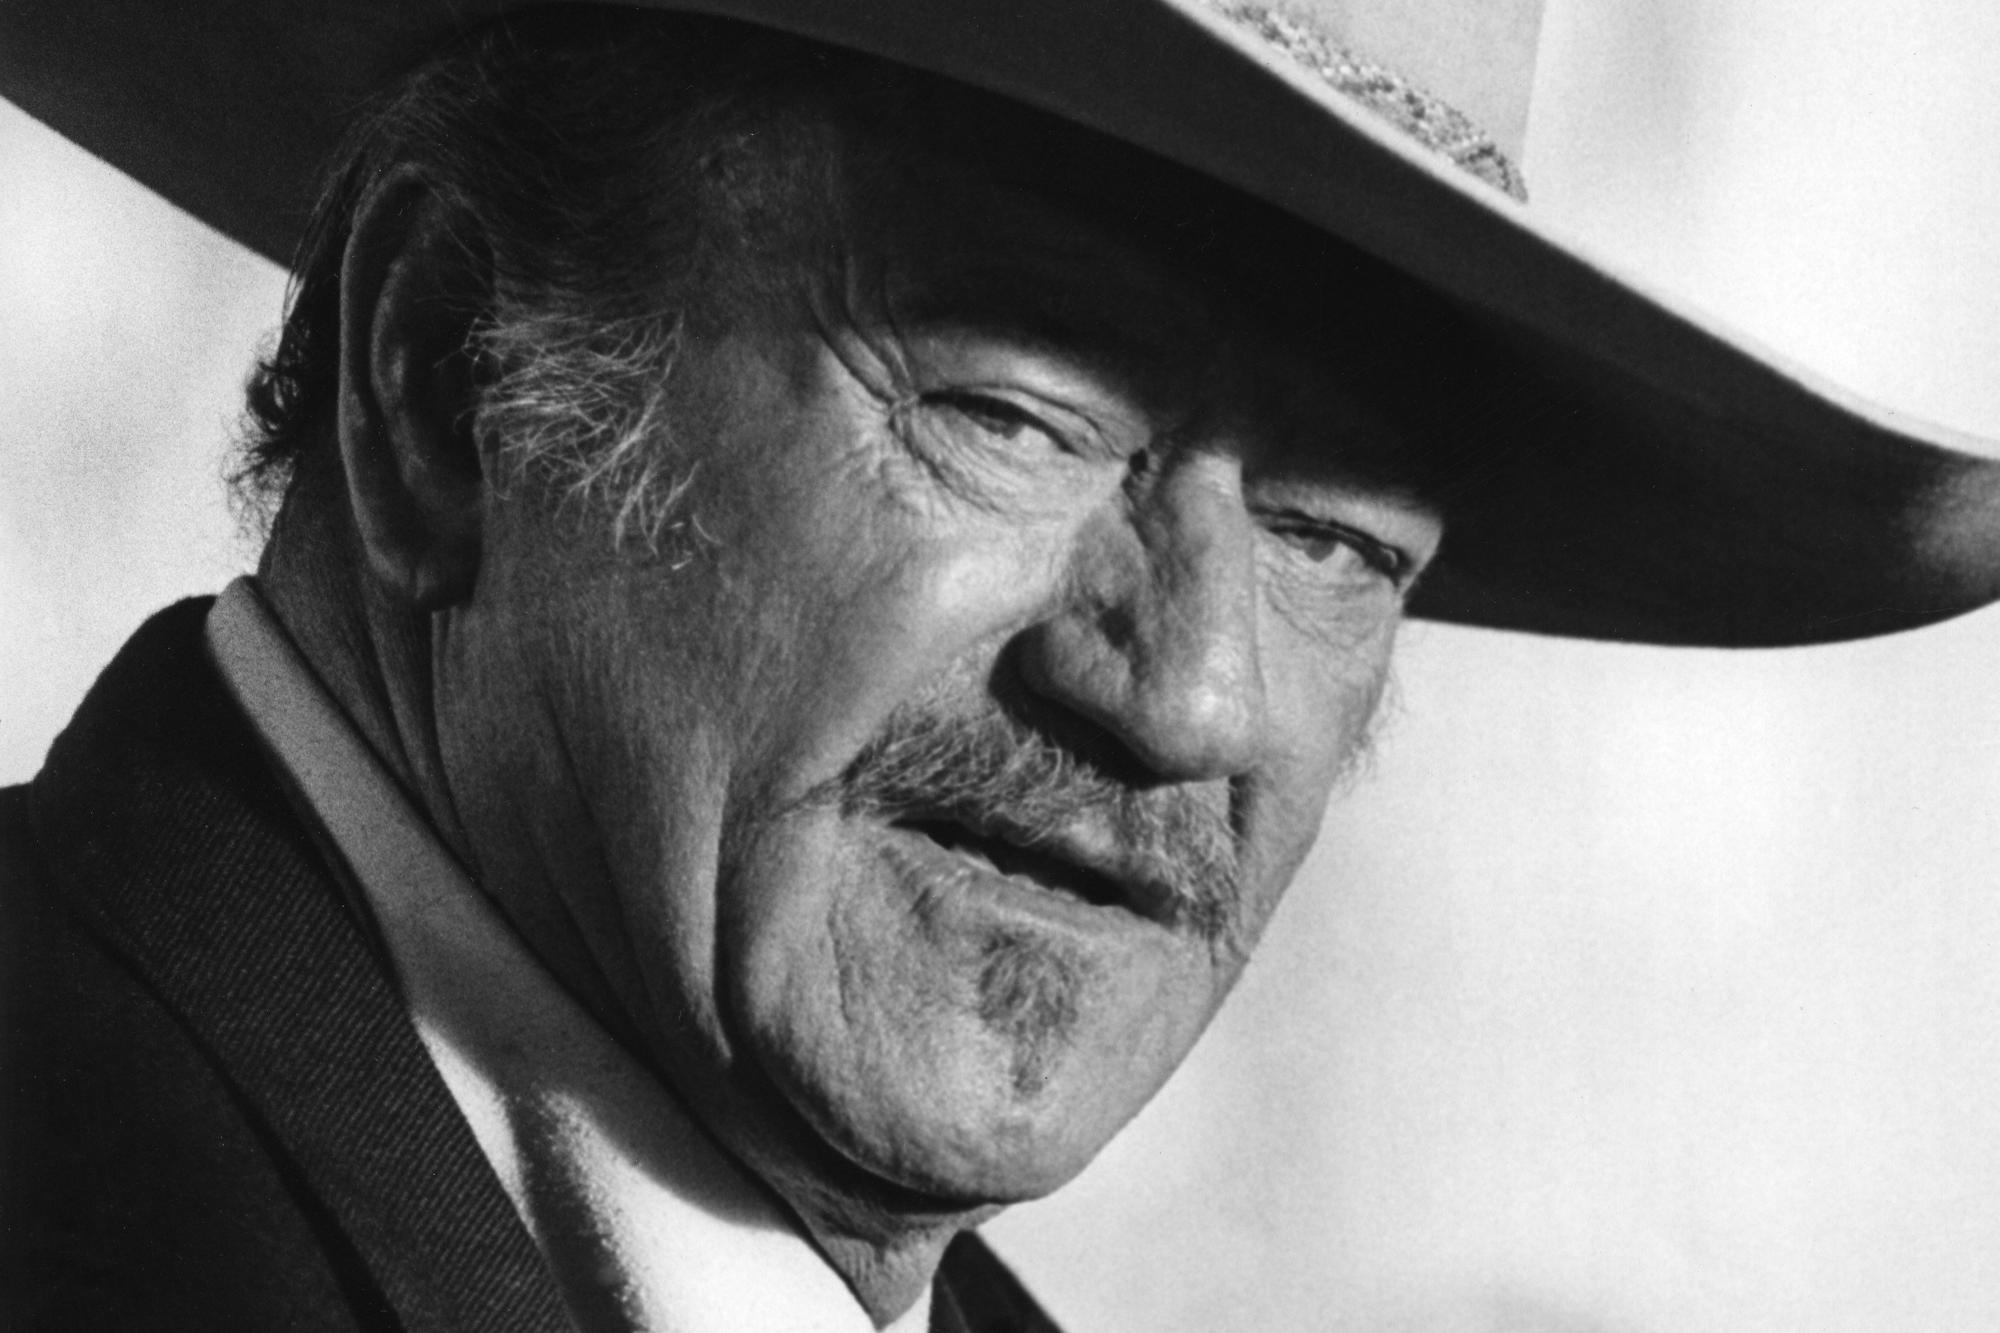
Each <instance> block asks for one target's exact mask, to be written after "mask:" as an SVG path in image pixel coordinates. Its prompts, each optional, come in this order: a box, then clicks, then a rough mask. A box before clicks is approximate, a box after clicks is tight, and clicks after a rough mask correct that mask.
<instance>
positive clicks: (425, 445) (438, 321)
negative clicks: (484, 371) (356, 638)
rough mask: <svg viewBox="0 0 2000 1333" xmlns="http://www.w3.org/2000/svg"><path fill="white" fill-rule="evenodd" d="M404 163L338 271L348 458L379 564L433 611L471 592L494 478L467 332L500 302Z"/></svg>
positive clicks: (467, 244)
mask: <svg viewBox="0 0 2000 1333" xmlns="http://www.w3.org/2000/svg"><path fill="white" fill-rule="evenodd" d="M449 221H450V220H449V218H448V217H447V212H446V208H445V206H444V204H443V202H442V201H441V200H440V199H439V198H438V197H437V195H436V193H435V192H433V191H432V190H431V189H430V187H429V185H428V184H427V183H426V182H425V180H424V179H423V177H422V175H421V174H420V173H418V172H417V171H415V170H413V169H411V168H407V167H405V168H400V169H398V170H396V171H394V172H391V173H389V174H388V175H386V176H384V177H383V178H382V179H380V180H379V181H377V182H376V183H375V185H374V186H373V188H371V189H370V190H369V192H368V194H367V196H366V197H365V198H364V199H363V200H362V202H361V205H360V206H359V208H357V209H356V210H355V216H354V224H353V227H352V230H351V233H350V235H349V238H348V242H347V254H346V257H345V259H344V260H343V262H342V265H341V272H340V307H341V316H340V410H339V420H338V430H339V437H340V456H341V462H342V465H343V467H344V468H345V470H346V474H347V492H348V503H349V505H350V506H351V507H352V510H353V513H354V521H355V526H356V529H357V531H358V532H359V533H360V538H361V544H362V547H363V549H364V550H365V552H366V554H367V559H368V569H369V572H370V573H371V574H372V575H373V576H374V577H375V578H376V579H377V580H379V581H380V582H381V583H382V584H384V585H385V586H386V588H387V590H388V591H389V592H390V594H391V595H392V596H395V597H397V598H399V599H401V600H403V601H406V602H409V603H411V604H412V605H414V606H416V607H417V608H418V609H420V610H426V611H429V610H436V609H438V608H440V607H443V606H448V605H450V604H452V603H453V602H457V601H461V600H463V599H464V598H466V597H468V596H470V595H471V592H472V585H473V579H474V576H475V575H476V574H477V573H478V569H479V539H480V507H481V503H482V500H483V499H484V492H485V483H484V480H483V479H482V477H481V475H480V468H479V451H478V447H477V444H476V442H475V441H474V439H473V437H472V430H471V408H472V394H473V388H474V375H473V361H472V352H471V349H470V348H469V347H468V346H467V338H468V334H469V333H470V330H471V328H472V321H473V318H474V315H475V312H477V311H478V310H480V309H481V308H482V307H483V305H484V304H485V302H486V301H487V300H488V299H489V293H490V285H491V284H490V276H489V271H490V266H489V265H488V264H487V263H486V261H485V258H484V254H483V248H484V247H483V242H482V241H480V239H479V238H477V237H466V236H461V235H455V234H453V232H452V231H451V230H450V226H449Z"/></svg>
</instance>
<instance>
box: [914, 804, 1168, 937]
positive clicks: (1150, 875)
mask: <svg viewBox="0 0 2000 1333" xmlns="http://www.w3.org/2000/svg"><path fill="white" fill-rule="evenodd" d="M896 822H897V823H899V824H901V825H903V826H904V827H906V828H910V829H913V830H915V831H917V832H920V833H923V834H924V835H926V836H927V837H929V838H931V839H932V840H933V841H935V842H938V843H940V844H942V845H943V846H945V847H948V848H952V849H954V850H961V849H962V850H968V851H973V852H977V853H979V854H980V855H982V856H984V857H985V858H986V859H987V860H989V861H991V862H992V863H993V864H994V866H995V868H997V869H999V870H1000V871H1002V872H1003V873H1009V874H1021V875H1025V876H1027V877H1028V878H1031V879H1034V880H1036V881H1037V882H1039V883H1043V884H1048V885H1051V886H1052V887H1055V888H1059V889H1064V890H1067V891H1068V892H1070V893H1073V894H1075V895H1076V896H1078V897H1080V898H1082V899H1084V900H1085V901H1087V902H1093V903H1106V904H1112V905H1115V906H1119V907H1123V908H1125V909H1127V910H1128V911H1131V912H1135V913H1137V914H1138V915H1140V916H1143V917H1147V918H1149V919H1151V920H1154V921H1159V922H1162V923H1165V922H1167V921H1168V920H1169V919H1170V917H1171V916H1172V907H1173V902H1174V892H1173V889H1172V888H1171V887H1170V886H1169V885H1168V883H1167V882H1166V881H1165V880H1164V878H1163V877H1161V876H1160V875H1158V874H1156V873H1154V872H1152V871H1151V870H1150V868H1149V867H1147V866H1146V865H1145V864H1144V863H1143V860H1142V858H1140V857H1138V856H1136V855H1134V854H1133V853H1132V852H1130V851H1128V850H1126V849H1125V848H1124V847H1122V846H1120V844H1119V840H1118V838H1117V837H1116V835H1114V834H1113V833H1112V832H1111V830H1109V829H1107V828H1103V827H1101V826H1097V825H1095V824H1093V823H1092V822H1091V821H1088V820H1083V819H1079V820H1077V821H1076V822H1075V823H1074V824H1072V825H1071V826H1069V827H1066V828H1064V829H1062V830H1061V831H1060V832H1057V833H1055V834H1046V833H1042V834H1028V833H1026V832H1025V831H1023V830H1021V829H1019V828H1016V827H1014V826H1012V825H1010V824H1009V823H1008V822H1007V821H1005V820H991V819H979V820H974V819H968V818H966V817H965V816H963V815H960V814H958V813H957V812H954V811H939V812H932V813H926V814H922V815H912V816H908V817H905V818H902V819H899V820H897V821H896Z"/></svg>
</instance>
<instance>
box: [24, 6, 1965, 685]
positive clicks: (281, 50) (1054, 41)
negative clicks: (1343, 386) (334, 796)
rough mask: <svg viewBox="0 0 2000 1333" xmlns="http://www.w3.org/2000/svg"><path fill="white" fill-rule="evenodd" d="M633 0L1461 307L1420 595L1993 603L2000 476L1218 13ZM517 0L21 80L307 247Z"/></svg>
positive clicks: (419, 11) (1824, 625)
mask: <svg viewBox="0 0 2000 1333" xmlns="http://www.w3.org/2000/svg"><path fill="white" fill-rule="evenodd" d="M637 2H638V3H641V4H642V5H643V6H644V7H649V8H659V9H676V10H685V11H689V12H699V13H706V14H713V15H719V16H723V17H732V18H737V19H742V20H746V21H749V22H753V23H758V24H762V25H765V26H768V27H771V28H776V29H780V30H783V31H787V32H791V33H795V34H798V35H800V36H805V37H810V38H815V39H818V40H821V41H825V42H827V43H829V44H833V45H839V46H846V47H850V48H854V49H857V50H861V51H865V52H868V53H870V54H874V55H878V56H883V57H886V58H888V59H891V60H896V61H899V62H902V63H905V64H908V65H911V66H915V67H917V68H921V69H925V70H929V71H931V72H933V73H937V74H942V75H945V76H947V77H950V78H954V79H957V80H960V81H962V82H964V83H968V84H972V85H975V86H978V87H983V88H986V89H988V90H990V91H993V92H997V93H1001V94H1003V95H1006V96H1008V97H1012V98H1014V99H1016V100H1018V101H1021V102H1023V103H1026V104H1028V105H1031V106H1035V107H1038V108H1041V109H1043V110H1046V111H1050V112H1054V113H1056V114H1058V115H1061V116H1063V117H1065V118H1067V119H1069V120H1072V121H1075V122H1077V123H1080V124H1083V125H1086V126H1088V127H1090V128H1092V129H1095V130H1098V131H1100V132H1103V133H1105V134H1107V135H1110V136H1112V137H1114V138H1116V139H1119V140H1122V141H1125V142H1128V143H1131V144H1133V145H1136V146H1138V147H1141V148H1144V149H1147V150H1150V151H1152V152H1154V153H1156V154H1158V155H1160V156H1161V157H1164V158H1166V159H1169V160H1171V161H1173V162H1176V163H1178V164H1180V165H1182V166H1184V167H1187V168H1190V169H1193V170H1195V171H1198V172H1201V173H1203V174H1204V175H1206V176H1209V177H1211V178H1213V179H1215V180H1218V181H1221V182H1223V183H1224V184H1226V185H1229V186H1231V187H1234V188H1236V189H1238V190H1241V191H1243V192H1245V193H1246V194H1248V195H1250V196H1252V197H1254V198H1257V199H1259V200H1262V201H1264V202H1265V203H1267V204H1270V205H1273V206H1275V207H1277V208H1280V209H1282V210H1284V211H1285V212H1287V213H1290V214H1291V215H1293V216H1294V217H1296V218H1298V219H1300V220H1302V221H1304V222H1306V223H1308V224H1311V225H1312V226H1314V227H1317V228H1320V229H1322V230H1324V231H1325V232H1326V233H1328V234H1330V235H1332V236H1335V237H1338V238H1339V239H1341V240H1342V241H1344V242H1346V243H1348V244H1350V245H1353V246H1356V247H1358V248H1360V249H1361V250H1364V251H1366V252H1368V253H1371V254H1373V255H1375V256H1376V257H1378V258H1380V259H1382V260H1384V261H1386V262H1387V263H1389V264H1391V265H1393V266H1395V267H1396V268H1398V269H1400V270H1402V271H1404V272H1406V273H1408V274H1410V275H1412V276H1413V277H1415V278H1417V279H1418V280H1420V281H1422V282H1424V283H1426V284H1428V285H1430V286H1431V287H1433V288H1435V289H1436V290H1438V291H1440V292H1442V293H1444V294H1445V295H1446V296H1448V297H1450V298H1451V299H1453V300H1454V301H1456V302H1457V303H1459V304H1460V305H1462V306H1463V307H1465V308H1466V309H1467V310H1469V311H1470V312H1472V315H1473V317H1474V319H1475V320H1476V321H1478V322H1479V323H1480V324H1482V325H1483V326H1484V327H1485V328H1486V329H1487V330H1488V331H1489V332H1490V333H1491V334H1492V335H1493V336H1494V337H1495V338H1496V339H1498V340H1500V342H1502V343H1504V344H1505V345H1506V346H1507V347H1508V349H1509V354H1508V373H1507V376H1506V377H1505V379H1504V381H1503V383H1502V384H1501V387H1500V391H1499V394H1498V397H1497V400H1496V401H1494V402H1493V403H1492V404H1491V406H1490V408H1489V409H1488V410H1490V411H1491V412H1492V413H1493V414H1494V420H1493V422H1492V426H1493V429H1494V432H1495V434H1496V436H1503V435H1504V436H1505V437H1507V438H1508V439H1509V440H1510V447H1509V449H1508V451H1507V453H1506V455H1505V458H1504V460H1503V461H1502V462H1501V463H1500V465H1499V466H1497V467H1495V468H1494V469H1492V470H1490V472H1488V473H1487V474H1486V475H1483V476H1482V477H1481V478H1480V482H1479V484H1478V486H1477V487H1475V488H1470V489H1468V491H1467V492H1466V493H1465V494H1464V495H1463V496H1462V497H1460V499H1459V502H1458V503H1457V504H1456V505H1455V506H1454V508H1453V510H1452V513H1451V521H1450V526H1449V530H1448V533H1447V536H1446V542H1445V546H1444V550H1443V552H1442V554H1441V555H1440V557H1439V559H1438V562H1437V564H1436V565H1435V566H1434V568H1433V569H1432V571H1431V573H1430V574H1429V575H1428V576H1427V578H1426V580H1425V581H1424V583H1423V584H1422V586H1421V587H1420V588H1419V589H1418V591H1417V594H1416V596H1415V599H1414V601H1413V603H1412V608H1411V609H1412V611H1413V612H1414V613H1415V614H1417V615H1421V616H1426V617H1430V618H1433V619H1439V620H1449V621H1456V622H1460V623H1464V624H1471V625H1484V626H1493V627H1498V628H1506V629H1518V630H1528V631H1535V632H1542V633H1553V634H1565V635H1576V636H1587V637H1595V638H1607V639H1621V640H1633V641H1644V642H1654V643H1672V644H1707V645H1723V646H1750V645H1777V644H1795V643H1811V642H1823V641H1831V640H1838V639H1850V638H1858V637H1863V636H1866V635H1870V634H1878V633H1883V632H1887V631H1890V630H1896V629H1903V628H1907V627H1911V626H1915V625H1921V624H1925V623H1928V622H1931V621H1936V620H1941V619H1944V618H1946V617H1949V616H1952V615H1956V614H1959V613H1961V612H1963V611H1967V610H1970V609H1972V608H1974V607H1977V606H1981V605H1984V604H1986V603H1988V602H1990V601H1992V600H1994V599H1995V598H1996V597H2000V464H1996V463H1994V462H1991V461H1989V460H1986V459H1983V458H1980V457H1977V456H1975V455H1974V454H1972V453H1970V452H1969V451H1967V450H1966V448H1965V444H1966V443H1967V442H1966V441H1965V440H1964V439H1963V438H1962V437H1954V436H1952V435H1950V434H1949V433H1947V432H1943V431H1939V430H1935V429H1929V428H1924V427H1919V426H1915V425H1912V424H1910V423H1907V422H1901V421H1898V420H1895V419H1893V418H1892V417H1891V416H1890V415H1889V414H1887V413H1885V412H1882V411H1880V410H1877V409H1873V408H1870V407H1868V406H1866V405H1864V404H1862V403H1860V402H1858V401H1856V400H1854V399H1853V398H1851V397H1850V396H1848V395H1846V394H1844V393H1842V392H1841V391H1839V390H1838V389H1836V388H1834V387H1833V386H1831V385H1828V384H1826V383H1824V382H1823V381H1820V380H1817V379H1816V378H1815V377H1814V376H1812V375H1810V374H1808V373H1805V372H1803V371H1801V370H1799V369H1797V368H1794V367H1790V366H1787V365H1786V364H1785V363H1783V362H1782V361H1781V360H1780V359H1778V358H1776V357H1774V356H1771V355H1770V354H1768V353H1766V352H1763V351H1761V350H1760V349H1757V348H1755V347H1753V346H1751V345H1750V344H1748V343H1747V342H1746V341H1745V340H1743V339H1741V338H1738V337H1734V336H1732V335H1730V334H1729V333H1727V332H1726V331H1723V330H1721V329H1719V328H1718V327H1716V326H1715V325H1714V324H1713V323H1712V322H1709V321H1706V320H1704V319H1703V318H1702V317H1701V316H1700V315H1699V314H1697V313H1694V312H1692V311H1689V310H1687V309H1684V308H1681V307H1680V306H1679V305H1677V304H1676V302H1675V301H1674V300H1673V299H1672V298H1670V297H1667V296H1664V295H1662V294H1660V293H1658V292H1655V291H1650V290H1648V289H1647V287H1646V286H1645V285H1644V284H1642V283H1639V282H1635V281H1633V280H1632V279H1630V278H1629V277H1625V276H1622V275H1620V274H1618V273H1617V272H1616V271H1615V270H1614V269H1613V268H1612V267H1611V266H1610V265H1608V264H1606V263H1604V262H1602V261H1601V260H1597V259H1594V258H1592V257H1590V256H1589V255H1587V254H1585V253H1583V252H1582V251H1581V250H1580V249H1579V248H1578V247H1576V246H1575V245H1574V243H1572V242H1569V241H1566V240H1564V239H1562V238H1560V237H1557V236H1555V235H1553V234H1551V233H1550V232H1549V231H1548V230H1546V229H1545V228H1543V227H1542V226H1540V225H1539V224H1538V222H1537V220H1536V219H1535V217H1534V216H1533V214H1532V213H1531V212H1530V211H1529V210H1527V209H1525V208H1523V207H1521V206H1519V205H1517V204H1515V203H1514V202H1513V201H1512V200H1510V199H1508V198H1507V197H1506V196H1505V195H1503V194H1501V193H1500V192H1499V191H1497V190H1494V189H1492V188H1490V187H1487V186H1485V185H1484V184H1482V183H1480V182H1479V181H1477V180H1475V179H1473V178H1471V177H1469V176H1465V175H1463V173H1461V172H1459V171H1458V170H1457V169H1455V168H1454V167H1452V166H1451V165H1450V164H1449V163H1447V162H1444V161H1443V160H1441V159H1436V158H1434V157H1433V156H1432V155H1430V154H1429V153H1427V152H1426V151H1425V150H1423V149H1422V148H1420V147H1417V146H1415V145H1414V144H1411V143H1409V142H1407V141H1405V140H1404V139H1403V138H1402V137H1401V136H1400V135H1398V134H1397V133H1396V132H1395V131H1394V130H1392V129H1389V128H1387V127H1386V126H1383V125H1381V124H1379V123H1378V122H1377V121H1375V120H1374V119H1373V117H1372V116H1371V115H1370V113H1368V112H1367V111H1365V110H1363V109H1361V108H1359V107H1357V106H1354V105H1352V104H1350V103H1348V102H1347V101H1345V100H1344V99H1343V98H1341V97H1340V96H1339V95H1338V94H1336V93H1335V92H1333V91H1332V90H1331V89H1330V88H1328V87H1327V86H1325V85H1324V84H1323V83H1322V82H1320V81H1319V80H1318V79H1317V78H1315V77H1314V76H1313V75H1312V74H1311V73H1310V72H1309V71H1306V70H1305V69H1303V68H1301V67H1299V66H1297V65H1296V64H1294V63H1293V62H1292V61H1290V60H1289V59H1288V58H1286V57H1285V56H1284V55H1283V54H1281V53H1279V52H1276V51H1273V50H1269V49H1266V48H1264V47H1263V46H1262V45H1261V44H1259V43H1258V42H1257V41H1256V40H1255V39H1254V38H1252V37H1249V36H1247V35H1245V34H1243V33H1241V32H1239V31H1237V30H1236V29H1235V28H1233V27H1232V26H1231V25H1230V24H1228V23H1227V22H1226V21H1224V20H1222V19H1220V18H1218V17H1216V16H1214V15H1213V14H1212V13H1211V12H1210V11H1208V10H1207V9H1204V8H1202V7H1201V6H1200V4H1199V0H1091V2H1090V3H1077V2H1076V0H954V3H952V4H950V5H940V4H937V3H936V0H869V3H867V4H843V3H837V0H691V2H690V0H637ZM525 7H526V0H452V2H451V3H443V2H442V0H424V2H423V3H389V0H319V2H318V3H313V4H309V5H300V4H287V5H279V4H275V3H269V0H7V3H5V4H0V95H4V96H6V97H7V98H8V99H9V100H11V101H13V102H15V103H16V104H17V105H19V106H21V107H22V108H23V109H24V110H26V111H28V112H29V113H30V114H32V115H35V116H37V117H38V118H40V119H42V120H44V121H45V122H47V123H48V124H50V125H51V126H53V127H54V128H55V129H57V130H58V131H60V132H62V133H64V134H66V135H67V136H69V137H70V138H71V139H73V140H75V141H76V142H77V143H79V144H80V145H82V146H83V147H84V148H86V149H88V150H90V151H91V152H93V153H95V154H97V155H98V156H100V157H102V158H104V159H106V160H107V161H109V162H111V163H112V164H113V165H115V166H117V167H120V168H121V169H123V170H125V171H127V172H129V173H130V174H131V175H133V176H134V177H135V178H137V179H138V180H139V181H140V182H142V183H143V184H145V185H147V186H149V187H150V188H152V189H154V190H155V191H157V192H158V193H160V194H162V195H164V196H165V197H166V198H168V199H169V200H171V201H173V202H174V203H176V204H178V205H180V206H181V207H183V208H185V209H187V210H188V211H189V212H191V213H193V214H194V215H195V216H197V217H200V218H202V219H203V220H205V221H207V222H209V223H210V224H212V225H214V226H215V227H217V228H218V229H220V230H221V231H223V232H225V233H226V234H228V235H230V236H232V237H234V238H236V239H237V240H239V241H242V242H243V243H244V244H246V245H249V246H251V247H252V248H254V249H256V250H258V251H261V252H262V253H264V254H265V255H268V256H270V257H272V258H274V259H277V260H279V261H280V262H285V261H286V260H287V259H288V257H289V255H290V252H291V249H292V246H293V244H294V242H295V240H296V237H297V236H298V234H299V233H300V231H301V230H302V229H303V226H304V222H305V218H306V215H307V212H308V210H309V208H310V206H311V202H312V191H313V184H314V181H315V174H316V172H317V170H318V168H319V166H320V164H321V163H322V161H323V159H324V158H325V156H326V154H327V153H328V152H329V151H330V150H331V148H332V145H333V144H334V142H335V141H336V139H337V137H338V135H339V133H340V130H341V129H342V127H343V121H344V118H345V117H346V116H347V115H348V114H349V113H350V112H351V110H352V109H353V108H354V107H355V106H356V105H357V104H358V103H360V102H361V101H362V99H363V98H365V97H366V95H367V94H368V93H369V92H371V91H372V90H374V89H376V88H379V87H381V86H382V85H384V84H385V83H387V82H388V81H389V80H390V79H392V78H393V77H394V76H395V75H396V74H398V73H399V72H401V70H402V69H403V68H405V67H406V66H407V65H408V64H409V63H410V62H411V61H413V60H414V59H416V58H417V57H418V56H419V55H420V54H421V53H422V52H423V51H425V50H427V49H430V48H431V47H432V46H434V45H435V44H436V43H437V42H438V41H439V40H441V39H442V38H443V37H445V36H446V35H448V34H449V33H450V32H451V31H452V30H453V29H454V28H458V27H463V26H465V25H467V24H470V23H474V22H478V21H480V20H483V19H485V18H488V17H490V16H492V15H495V14H499V13H502V12H506V11H509V10H513V9H519V8H525ZM1112 53H1115V58H1113V54H1112ZM1475 426H1476V423H1475Z"/></svg>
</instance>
